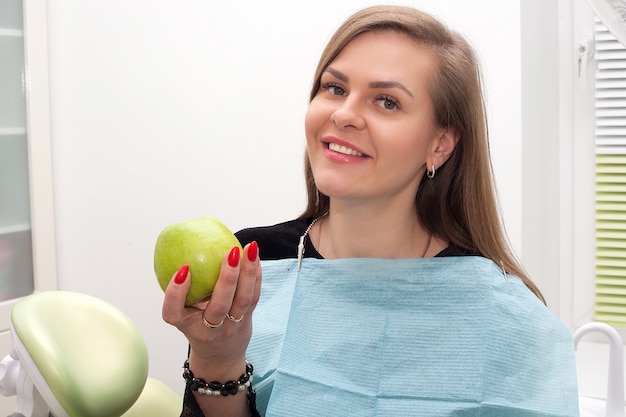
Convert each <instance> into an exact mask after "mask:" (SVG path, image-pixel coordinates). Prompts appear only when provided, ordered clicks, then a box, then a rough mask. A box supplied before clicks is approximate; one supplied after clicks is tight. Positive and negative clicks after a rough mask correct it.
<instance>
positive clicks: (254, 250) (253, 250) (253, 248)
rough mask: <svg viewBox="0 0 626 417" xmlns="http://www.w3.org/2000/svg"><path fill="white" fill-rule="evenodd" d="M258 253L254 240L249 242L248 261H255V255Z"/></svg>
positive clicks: (257, 246)
mask: <svg viewBox="0 0 626 417" xmlns="http://www.w3.org/2000/svg"><path fill="white" fill-rule="evenodd" d="M258 254H259V244H258V243H256V241H254V242H252V243H250V246H249V247H248V260H249V261H250V262H254V261H256V257H257V255H258Z"/></svg>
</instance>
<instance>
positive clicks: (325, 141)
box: [163, 6, 577, 417]
mask: <svg viewBox="0 0 626 417" xmlns="http://www.w3.org/2000/svg"><path fill="white" fill-rule="evenodd" d="M305 130H306V138H307V153H306V157H305V169H306V181H307V192H308V206H307V208H306V210H305V212H304V214H303V215H302V216H301V217H300V218H299V219H297V220H292V221H288V222H285V223H282V224H278V225H275V226H270V227H262V228H253V229H246V230H242V231H240V232H239V233H237V237H238V238H239V240H240V241H241V242H242V244H245V248H244V251H243V254H241V253H240V251H239V250H238V249H237V248H234V249H233V250H232V251H231V252H230V253H229V254H228V255H227V256H226V257H225V258H224V262H223V265H222V269H221V273H220V278H219V281H218V284H217V286H216V288H215V290H214V293H213V296H212V299H211V301H210V303H208V304H207V305H206V306H204V305H201V306H196V307H191V308H184V299H185V294H186V292H187V289H188V288H189V283H190V280H191V279H192V277H190V276H189V273H188V268H187V267H186V266H183V267H182V268H181V269H180V270H179V272H178V273H177V274H176V275H175V276H174V277H173V279H172V282H171V283H170V285H169V287H168V289H167V291H166V297H165V301H164V305H163V318H164V320H165V321H166V322H168V323H170V324H172V325H174V326H176V327H178V328H179V329H180V330H181V331H182V332H183V333H184V334H185V335H186V337H187V338H188V340H189V342H190V352H189V359H188V362H186V370H185V376H186V379H187V382H188V383H187V389H186V393H185V406H184V411H183V415H184V416H202V415H205V416H207V417H208V416H248V415H257V413H258V412H257V411H256V408H257V405H258V409H259V410H260V411H261V412H262V413H264V414H266V415H308V414H311V415H338V416H343V415H381V416H382V415H384V416H390V415H424V416H434V415H457V414H459V415H479V414H480V413H482V414H480V415H507V416H513V415H525V416H530V415H546V416H548V415H555V416H556V415H559V416H565V415H577V403H576V381H575V370H574V365H573V363H574V360H573V345H571V340H570V338H569V333H568V332H567V329H565V328H564V327H563V326H562V325H560V323H559V322H558V320H556V319H555V318H554V317H553V316H552V315H551V314H550V313H549V311H548V310H547V308H545V306H544V304H543V301H544V300H543V297H542V295H541V293H540V291H539V290H538V288H537V287H536V286H535V284H534V283H533V282H532V281H531V279H530V278H529V277H528V276H527V275H526V273H525V272H524V270H523V268H522V266H521V265H520V263H519V262H518V261H517V260H516V258H515V257H514V255H513V252H512V251H511V249H510V246H509V244H508V242H507V239H506V236H505V233H504V230H503V227H502V223H501V220H500V218H499V215H498V210H497V203H496V196H495V188H494V184H493V179H492V171H491V163H490V156H489V148H488V137H487V122H486V116H485V110H484V103H483V97H482V88H481V80H480V75H479V69H478V63H477V59H476V57H475V55H474V52H473V51H472V48H471V47H470V46H469V44H468V43H467V42H466V41H465V40H464V39H463V38H462V37H461V36H460V35H458V34H456V33H455V32H452V31H450V30H448V29H447V28H446V27H444V26H443V25H442V24H441V23H440V22H438V21H437V20H435V19H434V18H432V17H431V16H429V15H427V14H425V13H422V12H420V11H417V10H415V9H412V8H407V7H397V6H379V7H370V8H367V9H364V10H362V11H360V12H357V13H356V14H354V15H353V16H351V17H350V18H349V19H347V20H346V22H344V24H343V25H342V26H341V27H340V28H339V29H338V30H337V32H336V33H335V35H334V36H333V37H332V39H331V40H330V42H329V44H328V45H327V47H326V49H325V51H324V53H323V55H322V57H321V59H320V62H319V65H318V68H317V71H316V74H315V82H314V84H313V88H312V90H311V96H310V105H309V109H308V111H307V115H306V119H305ZM259 251H260V252H259ZM468 255H469V256H468ZM294 258H297V259H294ZM303 258H304V259H303ZM316 258H317V259H316ZM422 258H426V259H422ZM261 261H262V262H261ZM262 268H263V277H264V278H263V280H264V281H263V295H262V296H261V295H260V294H261V276H262V272H261V269H262ZM516 277H518V278H519V279H518V278H516ZM518 282H519V283H520V284H519V285H518V284H517V283H518ZM522 282H523V284H521V283H522ZM381 283H382V284H381ZM255 309H256V310H255ZM253 311H254V316H255V318H254V320H255V322H254V335H253V334H252V316H253ZM494 311H495V312H496V313H494ZM494 314H496V315H495V316H494ZM353 317H356V318H353ZM459 323H461V324H459ZM487 325H488V326H491V327H489V328H487V327H486V326H487ZM477 332H478V333H480V336H479V337H478V336H477V335H476V333H477ZM491 348H493V351H495V353H493V352H492V349H491ZM501 354H504V357H502V356H499V355H501ZM246 358H247V359H248V360H250V362H251V363H253V364H254V367H255V368H254V369H255V370H254V372H253V371H252V368H251V367H250V366H249V365H247V363H246ZM477 358H480V359H477ZM533 358H537V359H536V360H534V359H533ZM421 361H424V362H421ZM509 362H510V363H509ZM527 365H528V368H526V366H527ZM520 369H527V371H525V372H523V375H521V374H520V372H519V370H520ZM544 373H545V374H546V375H544ZM548 373H550V374H549V375H548ZM252 374H254V379H253V382H251V381H250V380H251V379H252V378H251V376H252ZM351 374H354V375H351ZM528 374H531V375H528ZM451 376H452V378H451ZM553 378H554V380H553ZM546 380H547V382H546ZM207 381H220V382H219V383H217V384H207V383H206V382H207ZM229 381H230V383H228V382H229ZM397 384H400V385H397ZM231 389H232V392H231ZM255 390H256V391H257V392H258V404H255V403H256V402H257V399H256V398H255V396H256V394H255ZM555 391H556V392H555ZM242 392H247V393H248V395H247V396H246V395H244V394H243V393H242ZM231 393H232V394H233V395H230V394H231ZM207 394H209V395H207ZM213 394H215V395H213ZM529 396H530V397H531V398H530V399H529ZM528 410H535V411H536V412H537V414H532V412H531V411H528ZM464 413H465V414H464ZM472 413H474V414H472ZM489 413H491V414H489ZM516 413H519V414H516Z"/></svg>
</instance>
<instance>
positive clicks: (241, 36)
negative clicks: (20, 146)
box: [48, 0, 522, 393]
mask: <svg viewBox="0 0 626 417" xmlns="http://www.w3.org/2000/svg"><path fill="white" fill-rule="evenodd" d="M374 3H378V2H374V1H364V0H342V1H336V0H333V1H329V0H315V1H299V2H292V1H287V0H268V1H264V2H258V1H252V0H248V1H242V2H215V1H206V0H176V1H174V0H133V1H126V0H106V1H105V0H99V1H97V0H94V1H89V2H85V1H80V0H63V1H60V0H49V6H48V7H49V48H50V51H49V53H50V82H51V107H52V115H51V116H52V148H53V149H52V151H53V166H54V178H53V180H54V192H55V210H56V211H55V213H56V231H57V251H58V275H59V286H60V289H64V290H72V291H81V292H85V293H89V294H92V295H96V296H98V297H100V298H102V299H104V300H107V301H109V302H111V303H113V304H114V305H116V306H117V307H119V308H120V309H122V310H123V311H124V312H126V313H127V314H128V315H129V316H130V317H131V318H132V320H134V322H135V323H137V325H138V326H139V328H140V330H141V332H142V334H143V336H144V338H145V340H146V342H147V345H148V349H149V354H150V358H151V361H150V366H151V370H150V374H151V375H152V376H154V377H156V378H159V379H161V380H163V381H165V382H166V383H167V384H168V385H170V386H171V387H172V388H174V389H176V390H177V391H179V392H181V393H182V388H183V383H182V379H181V376H180V375H181V373H180V367H181V364H182V362H183V359H184V357H185V354H186V343H185V340H184V338H183V337H182V336H181V335H180V334H179V333H178V331H177V330H176V329H173V328H170V327H169V326H168V325H166V324H164V323H163V322H162V320H161V316H160V314H161V313H160V308H161V302H162V292H161V290H160V288H159V287H158V285H157V283H156V279H155V278H154V274H153V270H152V251H153V245H154V242H155V239H156V236H157V234H158V233H159V232H160V230H161V229H162V228H163V227H165V226H166V225H168V224H170V223H172V222H175V221H179V220H184V219H187V218H191V217H194V216H199V215H205V214H208V215H213V216H216V217H218V218H220V219H221V220H223V221H224V222H225V223H226V224H227V225H228V226H230V227H231V228H232V229H233V230H237V229H239V228H242V227H245V226H255V225H265V224H272V223H275V222H278V221H282V220H287V219H290V218H293V217H295V216H297V215H298V214H299V213H300V211H301V210H302V209H303V207H304V187H303V184H302V178H303V176H302V173H301V172H302V168H301V167H302V153H303V149H304V135H303V128H302V126H303V115H304V112H305V110H306V105H307V96H308V90H309V86H310V82H311V79H312V75H313V70H314V67H315V64H316V61H317V58H318V56H319V54H320V52H321V50H322V48H323V46H324V44H325V42H326V40H327V39H328V37H329V36H330V34H331V33H332V31H333V30H334V29H335V28H336V27H337V25H338V24H339V23H340V22H341V21H342V20H343V19H344V18H345V17H347V16H348V15H349V14H350V13H352V12H354V11H356V10H357V9H359V8H361V7H363V6H366V5H369V4H374ZM405 3H409V4H413V5H415V6H418V7H421V8H423V9H425V10H427V11H430V12H432V13H434V14H435V15H438V16H440V17H442V18H443V19H444V20H445V21H446V22H448V23H449V24H450V25H451V26H453V27H455V28H457V29H458V30H459V31H461V32H462V33H464V34H466V35H467V36H468V37H469V38H470V40H471V41H472V42H473V43H474V45H475V46H476V48H477V50H478V52H479V54H480V56H481V58H482V61H483V66H484V73H485V83H486V86H487V92H488V110H489V117H490V121H491V125H490V131H491V137H492V148H493V156H494V165H495V169H496V173H497V177H498V183H499V188H500V193H501V200H502V205H503V211H504V213H505V216H506V219H507V227H508V230H509V234H510V237H511V240H512V241H513V243H514V245H515V247H516V248H520V247H521V239H522V236H521V235H522V233H521V231H522V227H521V195H522V193H521V75H520V72H521V69H520V68H521V65H520V59H521V58H520V55H521V54H520V11H519V8H520V5H519V3H520V2H518V1H506V2H503V1H497V0H477V1H472V2H468V1H465V0H446V1H443V0H432V1H426V0H422V1H420V0H414V1H412V2H405ZM494 17H496V18H494ZM261 250H262V248H261Z"/></svg>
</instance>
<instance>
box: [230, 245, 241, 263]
mask: <svg viewBox="0 0 626 417" xmlns="http://www.w3.org/2000/svg"><path fill="white" fill-rule="evenodd" d="M240 256H241V252H239V248H238V247H237V246H235V247H234V248H232V249H231V250H230V253H229V254H228V265H230V266H232V267H233V268H234V267H236V266H237V265H239V257H240Z"/></svg>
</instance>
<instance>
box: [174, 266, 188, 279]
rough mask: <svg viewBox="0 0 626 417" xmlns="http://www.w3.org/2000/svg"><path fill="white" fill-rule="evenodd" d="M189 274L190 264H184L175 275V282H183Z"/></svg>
mask: <svg viewBox="0 0 626 417" xmlns="http://www.w3.org/2000/svg"><path fill="white" fill-rule="evenodd" d="M188 274H189V265H183V266H181V267H180V269H179V270H178V272H177V273H176V276H175V277H174V282H175V283H176V284H182V283H183V282H185V280H186V279H187V275H188Z"/></svg>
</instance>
